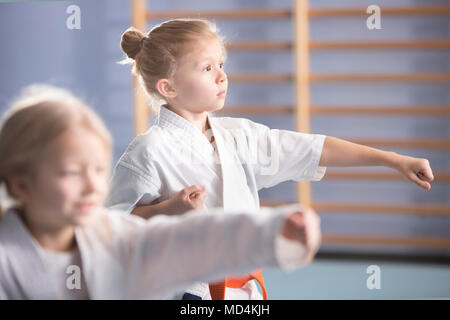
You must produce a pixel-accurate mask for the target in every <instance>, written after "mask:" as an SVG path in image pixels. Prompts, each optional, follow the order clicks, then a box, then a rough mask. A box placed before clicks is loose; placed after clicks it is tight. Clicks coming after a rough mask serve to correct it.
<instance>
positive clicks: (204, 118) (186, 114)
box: [166, 105, 209, 134]
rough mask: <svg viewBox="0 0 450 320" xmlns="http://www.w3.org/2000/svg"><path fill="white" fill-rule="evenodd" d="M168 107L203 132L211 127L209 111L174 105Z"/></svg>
mask: <svg viewBox="0 0 450 320" xmlns="http://www.w3.org/2000/svg"><path fill="white" fill-rule="evenodd" d="M166 108H167V109H169V110H170V111H172V112H175V113H176V114H178V115H179V116H180V117H182V118H184V119H185V120H187V121H189V122H190V123H191V124H192V125H193V126H195V127H196V128H197V129H199V130H200V131H201V132H202V133H203V134H205V132H206V131H207V130H208V129H209V123H208V112H207V111H203V112H198V113H197V112H190V111H187V110H184V109H181V108H176V107H172V106H170V105H166Z"/></svg>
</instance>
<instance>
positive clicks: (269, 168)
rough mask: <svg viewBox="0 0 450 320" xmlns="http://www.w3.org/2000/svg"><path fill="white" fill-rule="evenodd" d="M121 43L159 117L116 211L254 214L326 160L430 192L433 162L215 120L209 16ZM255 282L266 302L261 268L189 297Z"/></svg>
mask: <svg viewBox="0 0 450 320" xmlns="http://www.w3.org/2000/svg"><path fill="white" fill-rule="evenodd" d="M121 47H122V49H123V51H124V52H125V53H126V54H127V56H128V59H129V60H131V62H132V63H133V71H134V73H135V74H136V75H137V76H138V78H139V79H140V81H141V84H142V86H143V88H144V89H145V91H146V92H147V94H148V96H149V97H150V98H151V100H152V101H153V105H152V107H154V108H155V109H156V111H157V112H159V120H158V123H157V124H156V125H154V126H152V127H151V128H150V129H149V130H148V131H147V132H146V133H144V134H142V135H139V136H138V137H136V138H135V139H134V140H133V141H132V142H131V144H130V145H129V147H128V149H127V150H126V152H125V153H124V155H123V156H122V157H121V159H120V160H119V162H118V163H117V165H116V167H115V170H114V176H113V179H112V186H111V193H110V195H109V197H108V200H107V205H108V206H109V207H111V208H120V209H123V210H126V211H128V212H132V213H134V214H136V215H140V216H142V217H146V218H149V217H152V216H154V215H156V214H159V213H164V212H171V213H173V214H177V213H178V214H179V213H183V212H185V211H187V210H189V209H192V208H199V207H201V204H202V203H203V205H204V207H206V208H214V207H222V208H224V209H225V210H229V209H241V210H243V209H249V210H252V209H257V208H259V198H258V190H260V189H262V188H266V187H271V186H274V185H276V184H278V183H280V182H283V181H288V180H294V181H302V180H310V181H318V180H320V179H321V178H322V177H323V175H324V174H325V170H326V167H328V166H338V167H342V166H387V167H391V168H394V169H396V170H398V171H399V172H400V173H401V174H403V175H404V176H405V177H406V178H408V179H409V180H411V181H412V182H414V183H416V184H417V185H419V186H421V187H422V188H424V189H429V188H430V182H431V181H432V180H433V174H432V171H431V168H430V165H429V163H428V161H427V160H426V159H416V158H412V157H408V156H403V155H399V154H397V153H394V152H385V151H381V150H377V149H374V148H369V147H366V146H362V145H358V144H354V143H350V142H347V141H344V140H340V139H337V138H333V137H327V136H324V135H319V134H303V133H299V132H294V131H288V130H277V129H270V128H268V127H267V126H264V125H262V124H258V123H255V122H252V121H250V120H247V119H242V118H231V117H215V116H214V117H213V116H211V112H213V111H217V110H220V109H221V108H222V107H223V106H224V102H225V98H226V95H227V90H228V81H227V75H226V73H225V70H224V63H225V59H226V52H225V49H224V43H223V40H222V39H221V37H220V36H219V35H218V33H217V31H216V28H215V26H214V24H212V23H210V22H208V21H205V20H187V19H176V20H170V21H167V22H164V23H162V24H160V25H158V26H156V27H154V28H153V29H152V30H151V31H150V32H148V33H146V34H143V33H142V32H140V31H138V30H135V29H133V28H131V29H129V30H127V31H126V32H125V33H124V34H123V35H122V40H121ZM160 105H161V106H160ZM205 197H206V198H205ZM192 199H199V201H197V202H193V201H192ZM168 208H169V209H168ZM209 232H211V231H210V230H204V231H203V233H205V234H208V233H209ZM242 244H244V243H242ZM205 263H207V261H205ZM255 280H256V281H257V282H258V283H259V284H260V286H261V288H262V293H263V294H262V297H263V298H267V293H266V290H265V287H264V282H263V278H262V275H261V272H260V271H256V272H252V273H250V274H247V275H241V276H238V277H236V276H233V277H231V278H227V279H226V280H224V281H221V282H219V283H216V284H210V285H207V284H206V283H199V284H197V285H195V286H194V287H192V288H189V289H188V290H187V291H186V295H185V297H184V298H186V299H211V298H213V299H224V298H225V299H260V298H261V295H260V294H259V291H258V288H257V286H256V282H255ZM225 288H226V290H225Z"/></svg>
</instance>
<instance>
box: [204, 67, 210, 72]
mask: <svg viewBox="0 0 450 320" xmlns="http://www.w3.org/2000/svg"><path fill="white" fill-rule="evenodd" d="M203 70H205V71H211V66H207V67H205V68H204V69H203Z"/></svg>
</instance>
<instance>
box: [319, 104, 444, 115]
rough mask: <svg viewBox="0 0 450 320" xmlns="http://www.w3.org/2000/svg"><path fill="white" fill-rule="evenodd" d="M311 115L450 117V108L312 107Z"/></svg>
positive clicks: (431, 106)
mask: <svg viewBox="0 0 450 320" xmlns="http://www.w3.org/2000/svg"><path fill="white" fill-rule="evenodd" d="M311 114H316V115H317V114H341V115H348V114H356V115H363V114H373V115H405V116H408V115H410V116H414V115H423V116H450V106H433V105H430V106H400V107H398V106H379V107H378V106H352V107H334V106H314V105H313V106H311Z"/></svg>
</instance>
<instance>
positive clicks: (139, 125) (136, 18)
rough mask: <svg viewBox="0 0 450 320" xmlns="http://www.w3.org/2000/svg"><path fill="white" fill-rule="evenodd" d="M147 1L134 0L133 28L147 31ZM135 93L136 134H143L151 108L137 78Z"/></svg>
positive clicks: (134, 87)
mask: <svg viewBox="0 0 450 320" xmlns="http://www.w3.org/2000/svg"><path fill="white" fill-rule="evenodd" d="M146 10H147V9H146V0H132V24H133V27H135V28H137V29H139V30H141V31H142V32H145V31H146V28H147V18H146ZM133 89H134V90H133V92H134V101H133V102H134V134H135V135H138V134H140V133H143V132H145V131H146V130H147V128H148V122H149V120H148V117H149V106H147V103H146V101H145V95H144V92H143V89H142V88H141V86H140V84H139V81H138V79H137V77H135V78H134V79H133Z"/></svg>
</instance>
